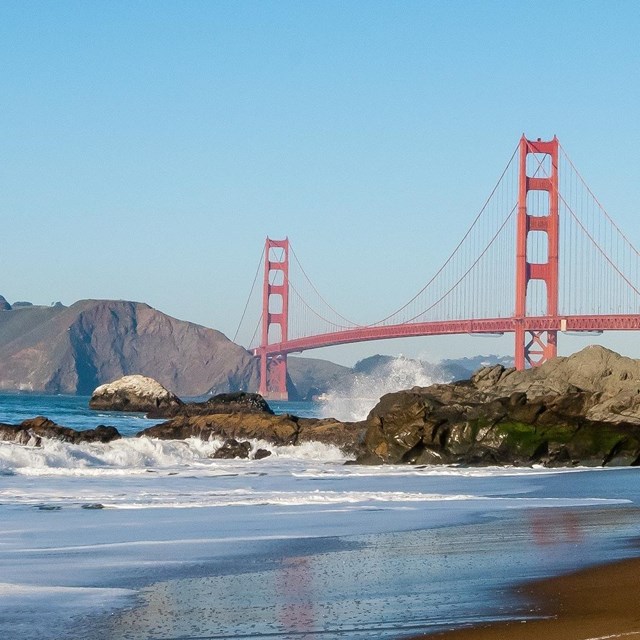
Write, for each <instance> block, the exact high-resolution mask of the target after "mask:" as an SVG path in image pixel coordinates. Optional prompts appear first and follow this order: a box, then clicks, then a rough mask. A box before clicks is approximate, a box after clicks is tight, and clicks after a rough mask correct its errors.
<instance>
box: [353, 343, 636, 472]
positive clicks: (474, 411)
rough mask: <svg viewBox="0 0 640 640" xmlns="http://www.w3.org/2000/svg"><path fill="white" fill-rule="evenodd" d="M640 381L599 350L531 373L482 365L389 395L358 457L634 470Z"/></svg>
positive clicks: (629, 365)
mask: <svg viewBox="0 0 640 640" xmlns="http://www.w3.org/2000/svg"><path fill="white" fill-rule="evenodd" d="M639 383H640V361H637V360H631V359H630V358H624V357H622V356H620V355H618V354H616V353H614V352H612V351H609V350H608V349H604V348H602V347H589V348H587V349H584V350H583V351H581V352H579V353H577V354H574V355H573V356H571V357H569V358H557V359H556V360H552V361H549V362H547V363H545V364H544V365H542V366H541V367H538V368H536V369H531V370H527V371H515V370H514V369H506V368H505V367H504V366H502V365H495V366H491V367H485V368H483V369H480V370H479V371H478V372H476V373H475V374H474V375H473V376H472V378H471V379H470V380H469V381H466V382H458V383H452V384H439V385H438V384H436V385H432V386H430V387H424V388H419V387H416V388H414V389H411V390H409V391H400V392H397V393H392V394H388V395H386V396H383V397H382V398H381V399H380V402H379V403H378V405H376V407H374V409H373V410H372V411H371V413H370V414H369V416H368V418H367V421H366V424H367V430H366V433H365V437H364V442H363V445H364V451H362V452H361V453H360V454H359V456H358V458H357V461H358V462H361V463H363V464H371V463H380V462H383V463H392V464H400V463H409V464H442V463H445V464H451V463H455V464H466V465H477V464H483V465H486V464H543V465H546V466H572V465H576V464H580V465H604V466H606V465H616V466H619V465H638V464H640V384H639Z"/></svg>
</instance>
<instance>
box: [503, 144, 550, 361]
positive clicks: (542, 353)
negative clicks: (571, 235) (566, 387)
mask: <svg viewBox="0 0 640 640" xmlns="http://www.w3.org/2000/svg"><path fill="white" fill-rule="evenodd" d="M519 151H520V158H519V159H520V165H519V172H518V219H517V231H516V292H515V294H516V295H515V318H514V320H515V365H516V368H517V369H519V370H522V369H524V368H526V367H527V366H529V367H536V366H538V365H541V364H542V363H543V362H546V361H547V360H549V359H550V358H554V357H555V356H556V354H557V346H558V332H557V330H556V329H552V328H551V327H549V328H548V329H544V330H538V329H536V330H533V329H530V328H529V327H528V326H527V317H528V312H527V290H528V288H529V287H528V285H529V283H530V282H531V283H534V282H535V281H542V282H544V284H545V285H546V286H545V289H546V295H545V298H546V300H545V301H544V302H545V303H546V305H545V306H546V309H545V310H544V312H543V315H544V316H546V317H548V318H553V319H556V318H557V317H558V262H559V261H558V251H559V232H560V224H559V217H558V199H559V196H558V139H557V138H556V137H555V136H554V137H553V140H549V141H542V140H540V139H539V138H538V139H537V140H535V141H534V140H528V139H527V138H525V136H524V135H523V136H522V138H521V139H520V149H519ZM535 192H538V194H537V195H538V197H537V198H532V197H531V196H532V195H533V194H534V193H535ZM534 233H535V234H539V235H543V236H545V237H546V243H543V244H544V255H545V261H544V262H542V261H540V258H539V256H538V257H536V256H532V255H530V252H531V243H530V242H529V240H530V234H534ZM529 289H530V288H529Z"/></svg>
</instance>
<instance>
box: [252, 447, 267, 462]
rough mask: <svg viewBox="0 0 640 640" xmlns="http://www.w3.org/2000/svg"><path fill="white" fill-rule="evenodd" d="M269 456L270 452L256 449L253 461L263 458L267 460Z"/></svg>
mask: <svg viewBox="0 0 640 640" xmlns="http://www.w3.org/2000/svg"><path fill="white" fill-rule="evenodd" d="M270 455H271V451H269V450H268V449H258V450H257V451H256V452H255V454H254V456H253V459H254V460H262V459H263V458H268V457H269V456H270Z"/></svg>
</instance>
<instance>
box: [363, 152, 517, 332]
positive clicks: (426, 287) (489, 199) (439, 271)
mask: <svg viewBox="0 0 640 640" xmlns="http://www.w3.org/2000/svg"><path fill="white" fill-rule="evenodd" d="M519 147H520V144H519V143H518V145H516V148H515V149H514V150H513V153H512V154H511V157H510V158H509V161H508V162H507V166H506V167H505V168H504V171H503V172H502V174H501V175H500V177H499V178H498V181H497V182H496V184H495V186H494V187H493V190H492V191H491V193H490V194H489V197H488V198H487V199H486V201H485V203H484V204H483V205H482V208H481V209H480V212H479V213H478V215H477V216H476V217H475V219H474V220H473V222H472V223H471V226H470V227H469V229H468V230H467V232H466V233H465V234H464V236H463V237H462V240H460V242H458V244H457V246H456V248H455V249H454V250H453V251H452V253H451V255H450V256H449V257H448V258H447V260H446V262H445V263H444V264H443V265H442V266H441V267H440V269H438V271H436V273H435V274H434V276H433V277H432V278H431V279H430V280H429V282H427V284H425V285H424V287H422V289H420V291H418V293H416V295H415V296H413V298H411V300H409V301H408V302H407V303H405V304H404V305H402V306H401V307H400V308H399V309H396V310H395V311H394V312H393V313H390V314H389V315H388V316H386V317H385V318H382V320H378V321H377V322H374V323H372V324H370V325H366V326H369V327H375V326H377V325H381V324H384V323H385V322H386V321H387V320H389V319H390V318H393V316H395V315H397V314H398V313H400V312H401V311H404V309H406V308H407V307H408V306H409V305H410V304H411V303H412V302H413V301H414V300H416V299H417V298H418V297H419V296H421V295H422V294H423V293H424V292H425V291H426V290H427V289H428V287H429V286H430V285H431V284H432V283H433V281H434V280H435V279H436V278H437V277H438V276H439V275H440V274H441V273H442V272H443V271H444V269H445V267H446V266H447V265H448V264H449V263H450V262H451V260H453V258H454V256H455V255H456V253H457V252H458V250H459V249H460V247H461V246H462V244H463V243H464V241H465V240H466V239H467V238H468V237H469V234H470V233H471V231H473V228H474V227H475V226H476V224H477V223H478V220H480V217H481V216H482V214H483V213H484V211H485V209H486V208H487V207H488V206H489V202H491V199H492V198H493V196H494V194H495V192H496V191H497V190H498V187H499V186H500V183H501V182H502V179H503V178H504V176H505V175H506V173H507V171H508V170H509V167H510V166H511V163H512V162H513V159H514V157H515V155H516V153H517V152H518V149H519ZM509 217H511V214H509V216H508V217H507V220H508V219H509ZM504 224H506V220H505V221H504V223H503V226H504ZM501 229H502V227H501ZM494 240H495V237H494ZM423 313H424V312H423ZM419 315H422V314H419ZM417 317H419V316H417Z"/></svg>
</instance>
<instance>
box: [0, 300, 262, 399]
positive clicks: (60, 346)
mask: <svg viewBox="0 0 640 640" xmlns="http://www.w3.org/2000/svg"><path fill="white" fill-rule="evenodd" d="M2 307H3V308H4V310H0V390H15V389H20V390H25V391H40V392H45V393H79V394H90V393H91V392H92V391H93V390H94V389H95V387H96V386H98V385H100V384H103V383H106V382H110V381H111V380H114V379H116V378H120V377H121V376H123V375H128V374H133V373H139V374H142V375H147V376H150V377H153V378H155V379H156V380H158V381H159V382H160V383H161V384H162V385H164V386H165V387H167V388H168V389H171V390H172V391H174V392H175V393H176V394H178V395H179V396H198V395H203V394H206V393H210V392H211V393H222V392H226V391H233V390H238V389H242V390H255V389H256V388H257V380H258V369H257V365H256V362H255V360H254V359H253V358H252V356H251V354H249V352H247V351H246V350H245V349H243V348H242V347H240V346H238V345H236V344H234V343H233V342H231V340H229V339H228V338H227V337H225V336H224V335H223V334H222V333H220V332H219V331H215V330H214V329H207V328H206V327H202V326H200V325H196V324H193V323H190V322H185V321H182V320H177V319H176V318H172V317H170V316H168V315H165V314H164V313H161V312H160V311H157V310H156V309H153V308H152V307H150V306H149V305H147V304H143V303H139V302H127V301H122V300H81V301H79V302H76V303H75V304H73V305H71V306H69V307H65V306H63V305H61V304H56V305H54V306H51V307H42V306H34V305H22V304H20V305H17V304H14V305H13V307H12V308H11V305H8V304H7V305H2ZM7 307H9V308H7Z"/></svg>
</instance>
